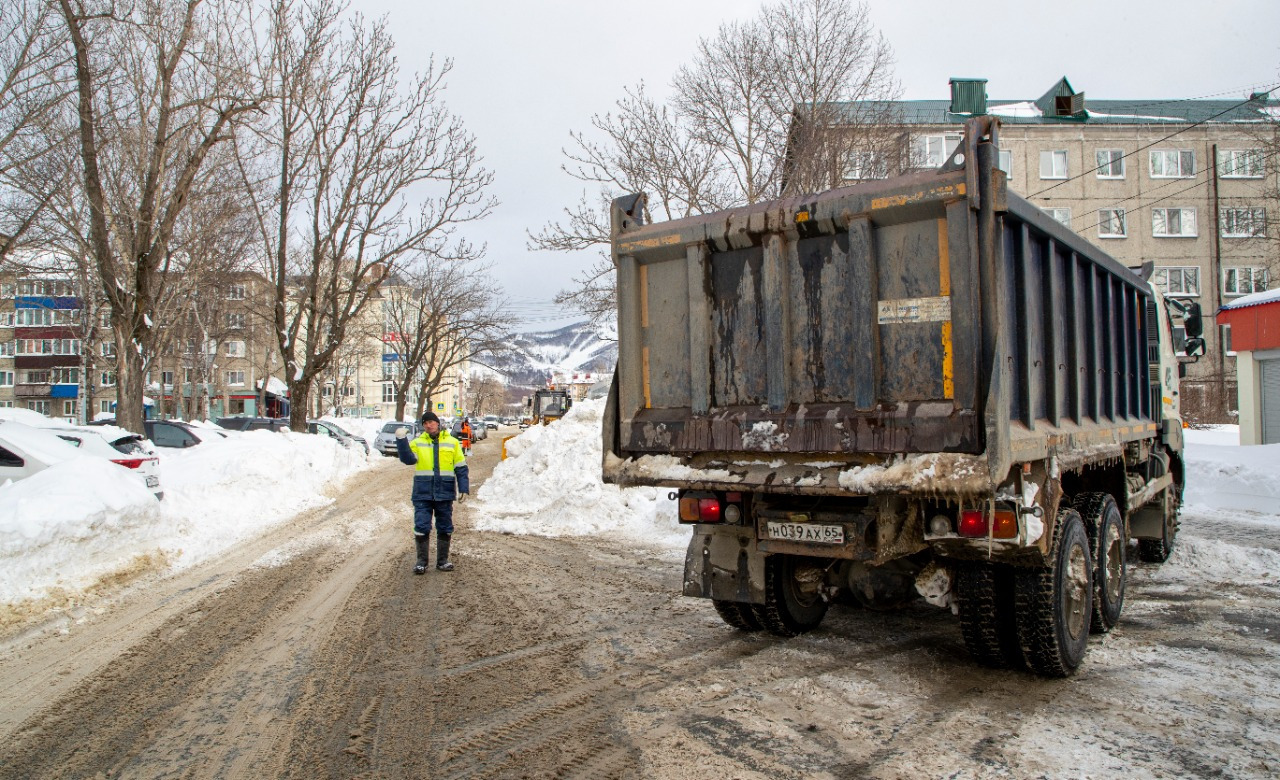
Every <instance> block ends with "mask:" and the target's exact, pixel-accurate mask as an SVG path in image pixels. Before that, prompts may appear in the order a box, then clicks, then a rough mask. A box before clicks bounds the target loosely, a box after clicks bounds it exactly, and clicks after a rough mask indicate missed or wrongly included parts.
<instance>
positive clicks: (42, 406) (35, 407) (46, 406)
mask: <svg viewBox="0 0 1280 780" xmlns="http://www.w3.org/2000/svg"><path fill="white" fill-rule="evenodd" d="M52 405H53V402H52V401H27V408H28V409H30V410H31V411H33V412H39V413H40V414H43V415H45V416H46V417H47V416H48V415H49V410H50V409H51V408H52Z"/></svg>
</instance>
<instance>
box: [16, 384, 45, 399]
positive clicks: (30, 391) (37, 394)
mask: <svg viewBox="0 0 1280 780" xmlns="http://www.w3.org/2000/svg"><path fill="white" fill-rule="evenodd" d="M52 392H53V385H14V386H13V397H14V398H48V397H49V394H50V393H52Z"/></svg>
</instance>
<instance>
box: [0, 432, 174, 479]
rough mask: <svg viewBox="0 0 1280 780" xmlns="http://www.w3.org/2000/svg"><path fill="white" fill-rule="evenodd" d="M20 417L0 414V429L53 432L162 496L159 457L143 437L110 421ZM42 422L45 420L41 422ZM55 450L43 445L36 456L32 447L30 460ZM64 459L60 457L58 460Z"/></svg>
mask: <svg viewBox="0 0 1280 780" xmlns="http://www.w3.org/2000/svg"><path fill="white" fill-rule="evenodd" d="M5 411H9V410H5ZM5 418H7V419H5ZM22 419H23V422H17V421H16V420H15V419H14V416H12V415H7V414H6V415H0V421H2V422H3V426H4V427H3V428H2V429H0V430H5V431H8V432H9V434H10V435H15V436H16V435H21V434H22V431H21V429H22V428H26V429H28V430H29V431H31V432H32V433H35V434H40V433H43V434H46V435H51V436H54V437H56V439H60V440H62V441H63V442H65V443H66V444H69V445H71V446H72V447H75V448H76V449H78V450H80V451H81V452H83V453H85V454H87V455H94V456H97V457H101V458H106V459H107V460H110V461H111V462H112V463H115V464H117V465H119V466H123V467H124V468H126V469H129V470H130V471H131V472H132V473H133V474H134V476H135V477H136V478H137V479H138V481H140V482H142V484H144V485H145V486H146V487H147V489H148V490H150V491H151V492H152V493H153V494H154V495H155V497H156V498H158V499H163V498H164V489H163V488H162V487H161V486H160V459H159V458H158V457H156V456H155V454H154V453H153V452H152V451H151V450H150V449H149V448H148V447H147V440H146V438H145V437H143V436H139V435H138V434H136V433H131V432H129V431H127V430H125V429H124V428H117V427H116V426H114V425H94V426H86V427H79V426H75V425H70V424H67V423H63V422H60V421H58V420H48V419H47V418H46V419H45V420H39V419H33V418H32V417H31V416H30V415H27V416H25V417H23V418H22ZM33 422H34V423H37V424H36V425H31V424H30V423H33ZM46 422H47V424H45V423H46ZM11 426H17V427H11ZM24 441H26V442H27V443H28V445H29V446H30V444H31V442H33V441H38V439H33V438H32V437H30V436H26V437H25V438H24ZM57 452H58V451H57V449H56V448H46V450H45V453H44V456H40V455H39V454H38V453H36V452H34V451H32V453H31V455H32V460H33V461H44V460H45V459H46V458H45V456H48V455H50V454H51V453H57ZM65 459H66V458H62V460H65ZM57 462H59V460H57V459H54V460H51V461H49V462H45V463H44V465H42V466H40V467H39V468H37V469H36V471H40V470H42V469H44V468H48V467H49V466H51V465H53V464H54V463H57ZM32 473H34V472H32ZM22 476H30V474H23V475H22ZM19 478H20V477H19Z"/></svg>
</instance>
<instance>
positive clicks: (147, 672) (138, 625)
mask: <svg viewBox="0 0 1280 780" xmlns="http://www.w3.org/2000/svg"><path fill="white" fill-rule="evenodd" d="M499 446H500V445H499V443H498V441H497V440H496V438H491V439H490V440H488V442H484V443H480V444H479V445H478V446H477V450H476V457H474V458H473V459H472V466H473V468H474V469H475V472H476V475H477V479H478V480H479V479H483V477H484V475H485V474H486V473H487V471H488V470H489V469H491V468H492V466H493V464H494V462H495V461H496V458H497V452H498V448H499ZM409 479H410V472H409V471H408V470H407V469H404V468H403V467H401V466H399V465H398V464H395V463H394V462H392V461H390V460H388V461H385V462H383V463H380V464H378V465H377V466H376V467H375V468H374V469H373V470H371V471H369V472H365V473H364V474H363V475H361V476H360V477H358V478H357V479H356V480H353V482H352V484H351V485H349V488H348V490H347V491H346V493H345V494H344V495H343V497H342V498H341V499H340V500H339V501H338V503H337V504H336V505H335V506H333V507H330V508H328V509H326V510H323V511H320V512H317V513H316V515H315V516H314V517H313V518H309V522H308V523H307V524H306V525H305V526H302V525H298V524H295V525H293V526H290V527H289V528H286V529H282V530H279V531H277V532H275V533H273V534H272V535H270V536H268V537H265V538H263V539H261V540H258V541H256V542H254V543H251V544H246V545H242V546H240V547H238V548H235V549H234V550H233V551H231V552H230V553H229V554H227V555H225V556H222V557H220V558H219V559H217V560H216V561H213V562H210V563H209V564H207V565H204V566H201V567H199V568H197V569H194V570H191V571H188V572H186V573H184V574H183V575H181V576H178V577H176V578H174V579H171V580H168V581H164V582H155V583H150V584H149V585H148V586H147V587H146V588H141V589H138V590H135V591H134V592H133V593H132V594H131V595H130V596H129V598H127V599H121V600H118V601H117V602H116V603H115V604H114V605H113V606H112V607H111V608H110V609H107V610H105V611H104V614H102V615H99V616H97V617H96V618H93V619H86V620H84V621H83V622H81V623H77V624H68V625H64V626H62V627H61V628H60V630H56V631H55V630H45V631H43V632H35V633H31V634H28V635H27V636H26V637H24V638H21V639H14V638H10V639H9V640H8V641H7V642H6V643H4V644H3V646H0V701H3V705H4V706H3V707H2V708H0V776H2V777H5V778H9V777H15V778H16V777H23V778H54V777H56V778H79V777H99V776H107V777H120V778H163V777H190V778H214V777H219V778H258V777H277V776H278V777H298V778H303V777H305V778H314V777H334V778H337V777H344V778H345V777H377V778H423V777H435V778H463V777H552V776H555V777H646V778H669V779H673V780H674V779H677V778H703V777H725V778H730V777H732V778H811V777H818V778H837V777H877V778H897V777H903V778H906V777H911V778H915V777H960V778H977V777H1018V778H1022V777H1050V778H1080V777H1126V778H1146V777H1169V778H1173V777H1193V776H1194V777H1207V776H1218V777H1274V776H1276V775H1277V774H1278V773H1280V761H1278V760H1277V758H1276V757H1277V756H1280V727H1277V725H1276V724H1277V723H1280V685H1277V683H1276V682H1275V675H1274V670H1275V669H1276V668H1277V661H1278V660H1280V617H1277V616H1280V587H1277V585H1276V574H1277V571H1280V569H1273V570H1268V566H1269V565H1271V564H1273V563H1274V562H1275V561H1276V560H1280V558H1277V557H1276V555H1275V554H1274V553H1273V552H1272V551H1274V550H1277V549H1280V531H1278V530H1277V526H1276V524H1275V522H1274V517H1271V518H1270V522H1268V519H1267V518H1266V517H1262V516H1256V515H1255V516H1250V515H1247V514H1245V513H1230V512H1226V511H1221V510H1211V511H1210V510H1205V511H1193V512H1189V513H1188V515H1187V516H1186V517H1185V518H1184V527H1183V532H1182V536H1181V537H1180V544H1179V547H1178V548H1177V549H1176V551H1175V554H1174V557H1173V558H1172V559H1171V560H1170V561H1169V562H1168V563H1166V564H1165V565H1163V566H1162V567H1154V566H1136V567H1134V569H1133V579H1132V580H1131V585H1130V590H1129V593H1128V599H1127V602H1126V608H1125V617H1124V619H1123V620H1122V623H1121V625H1120V626H1119V627H1118V628H1117V629H1116V631H1115V632H1113V633H1112V634H1110V635H1108V636H1106V637H1105V638H1095V639H1093V640H1092V647H1091V652H1090V655H1089V656H1088V658H1087V659H1086V662H1085V664H1084V666H1083V668H1082V669H1081V670H1080V673H1079V674H1078V675H1077V676H1075V677H1074V678H1071V679H1068V680H1042V679H1038V678H1035V677H1031V676H1029V675H1027V674H1023V673H1015V672H1008V671H993V670H988V669H983V668H980V667H977V666H975V665H974V664H973V663H972V662H971V661H970V659H969V657H968V654H967V653H966V652H965V650H964V647H963V643H962V641H961V638H960V631H959V627H958V624H957V623H956V621H955V620H954V619H953V618H952V617H951V616H950V615H949V614H948V613H946V612H945V611H942V610H938V609H935V608H932V607H928V606H926V605H923V604H920V603H918V604H917V605H916V606H913V607H911V608H909V609H907V610H904V611H901V612H892V613H876V612H869V611H865V610H860V609H853V608H848V607H837V608H835V609H833V610H832V611H831V613H830V614H829V616H828V618H827V621H826V622H825V623H824V624H823V626H822V628H821V629H820V630H818V631H816V632H814V633H812V634H809V635H805V636H801V637H798V638H794V639H786V640H784V639H779V638H775V637H771V636H765V635H759V634H743V633H739V632H735V631H733V630H731V629H729V628H728V627H726V626H725V625H723V624H722V623H721V622H720V620H719V619H718V618H717V617H716V615H715V613H714V611H713V610H712V609H711V607H710V605H709V604H708V603H706V602H703V601H699V600H694V599H687V598H684V597H681V596H678V595H676V594H677V593H678V589H679V580H680V574H681V561H680V559H679V556H678V555H674V554H673V553H672V551H671V549H670V548H669V547H653V548H652V549H650V548H647V547H645V546H644V545H642V544H637V543H636V542H634V541H621V540H618V539H609V538H600V537H598V536H592V537H578V538H561V539H552V538H543V537H534V536H515V535H507V534H502V533H493V532H478V531H474V530H470V529H471V527H472V525H473V523H474V518H472V517H471V515H470V512H471V509H470V507H471V506H474V505H464V506H463V507H462V508H461V509H460V513H459V529H460V532H459V534H458V536H457V537H456V539H455V541H456V549H457V556H456V560H457V562H458V571H457V572H455V573H454V574H452V575H443V574H438V573H436V572H431V573H430V574H428V575H427V576H425V577H412V576H410V575H409V574H408V571H407V569H408V563H409V549H410V541H409V538H408V534H407V531H406V517H407V511H408V502H407V501H406V500H405V496H406V495H407V493H408V483H409ZM304 528H305V530H301V529H304ZM1242 542H1243V543H1244V544H1242Z"/></svg>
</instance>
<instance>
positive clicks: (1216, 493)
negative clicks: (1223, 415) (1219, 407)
mask: <svg viewBox="0 0 1280 780" xmlns="http://www.w3.org/2000/svg"><path fill="white" fill-rule="evenodd" d="M1239 437H1240V433H1239V427H1238V426H1235V425H1223V426H1216V427H1214V428H1212V429H1209V430H1203V431H1200V430H1188V431H1187V432H1186V438H1187V449H1186V461H1187V487H1186V490H1185V491H1184V492H1183V496H1182V501H1183V504H1184V505H1185V506H1186V508H1187V509H1202V508H1216V509H1236V510H1245V511H1248V512H1257V513H1264V514H1273V513H1275V512H1277V511H1280V481H1278V480H1277V479H1276V477H1277V475H1280V444H1263V445H1258V446H1253V447H1241V446H1238V442H1239V441H1240V438H1239Z"/></svg>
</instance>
